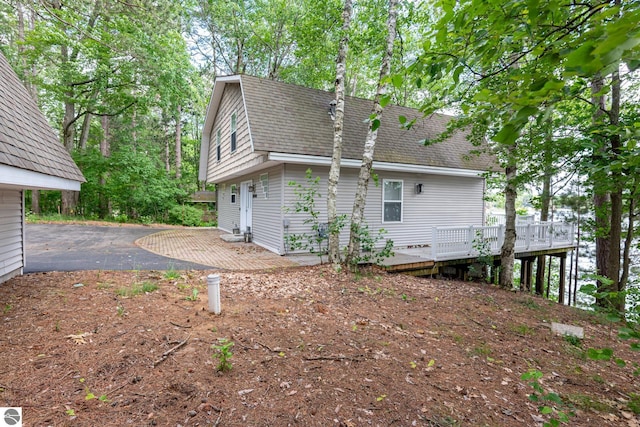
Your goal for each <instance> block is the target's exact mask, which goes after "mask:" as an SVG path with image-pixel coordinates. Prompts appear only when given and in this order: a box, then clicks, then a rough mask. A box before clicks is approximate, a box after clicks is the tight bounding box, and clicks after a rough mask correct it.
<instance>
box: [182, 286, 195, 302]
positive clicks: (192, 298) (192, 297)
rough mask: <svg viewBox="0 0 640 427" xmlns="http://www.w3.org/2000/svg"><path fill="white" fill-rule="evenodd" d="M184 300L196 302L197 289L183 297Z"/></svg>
mask: <svg viewBox="0 0 640 427" xmlns="http://www.w3.org/2000/svg"><path fill="white" fill-rule="evenodd" d="M185 299H186V300H187V301H198V289H197V288H193V289H192V290H191V295H189V296H187V297H185Z"/></svg>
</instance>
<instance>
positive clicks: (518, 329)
mask: <svg viewBox="0 0 640 427" xmlns="http://www.w3.org/2000/svg"><path fill="white" fill-rule="evenodd" d="M510 329H511V330H512V331H513V332H515V333H516V334H518V335H520V336H523V337H526V336H527V335H531V334H533V329H532V328H530V327H529V326H527V325H514V326H511V328H510Z"/></svg>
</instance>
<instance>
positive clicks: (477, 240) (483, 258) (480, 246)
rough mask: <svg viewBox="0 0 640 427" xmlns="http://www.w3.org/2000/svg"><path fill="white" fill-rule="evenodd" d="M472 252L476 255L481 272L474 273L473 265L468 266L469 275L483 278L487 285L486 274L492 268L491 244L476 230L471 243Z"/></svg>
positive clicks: (474, 267) (487, 277)
mask: <svg viewBox="0 0 640 427" xmlns="http://www.w3.org/2000/svg"><path fill="white" fill-rule="evenodd" d="M472 247H473V250H474V251H476V252H477V254H478V258H477V260H478V263H479V264H480V265H481V271H476V266H475V265H474V264H470V265H469V267H468V268H469V273H470V274H471V275H478V276H481V277H484V279H485V281H487V283H488V282H489V281H490V279H489V275H488V272H489V270H490V269H491V268H493V254H492V253H491V243H490V242H489V240H488V239H486V238H485V237H484V236H483V234H482V231H480V230H476V235H475V237H474V239H473V242H472Z"/></svg>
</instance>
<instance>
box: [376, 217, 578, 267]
mask: <svg viewBox="0 0 640 427" xmlns="http://www.w3.org/2000/svg"><path fill="white" fill-rule="evenodd" d="M573 231H574V229H573V225H572V224H564V223H541V224H527V225H522V226H517V227H516V234H517V236H518V237H517V238H516V247H515V257H516V258H517V259H521V260H529V259H531V258H534V257H537V256H540V255H550V256H557V257H566V254H567V253H568V252H570V251H572V250H573V249H574V248H575V244H574V241H573ZM503 241H504V227H503V226H489V227H474V226H470V227H435V228H434V229H433V237H432V242H431V244H429V245H424V246H422V247H418V248H408V249H402V248H401V249H396V250H395V255H394V256H393V257H391V258H388V259H386V260H385V262H384V264H385V269H386V270H387V271H389V272H396V273H407V274H412V275H415V276H430V275H436V274H449V273H451V274H455V272H456V271H460V270H461V269H468V266H469V265H471V264H474V263H476V262H478V257H479V256H480V255H484V256H490V257H492V259H493V262H494V263H497V262H499V260H500V248H501V246H502V242H503Z"/></svg>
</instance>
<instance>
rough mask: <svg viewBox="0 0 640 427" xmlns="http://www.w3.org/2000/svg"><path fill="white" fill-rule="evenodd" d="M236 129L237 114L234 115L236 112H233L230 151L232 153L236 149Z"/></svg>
mask: <svg viewBox="0 0 640 427" xmlns="http://www.w3.org/2000/svg"><path fill="white" fill-rule="evenodd" d="M237 130H238V124H237V116H236V113H233V114H231V152H232V153H233V152H234V151H236V148H237V140H236V136H237V133H238V132H237Z"/></svg>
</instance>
